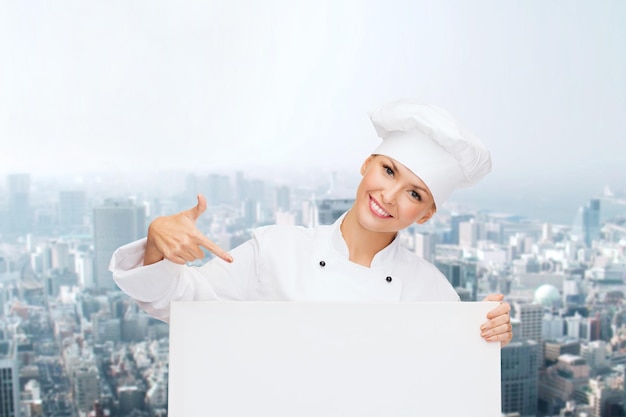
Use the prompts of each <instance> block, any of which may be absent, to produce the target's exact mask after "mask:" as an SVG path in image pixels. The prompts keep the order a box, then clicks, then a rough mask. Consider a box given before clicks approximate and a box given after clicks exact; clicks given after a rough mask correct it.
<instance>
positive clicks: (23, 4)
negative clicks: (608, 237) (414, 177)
mask: <svg viewBox="0 0 626 417" xmlns="http://www.w3.org/2000/svg"><path fill="white" fill-rule="evenodd" d="M624 22H626V2H624V1H622V0H615V1H597V0H593V1H592V0H588V1H575V0H561V1H550V0H549V1H545V0H527V1H506V0H505V1H502V0H493V1H483V0H480V1H476V0H474V1H462V0H459V1H424V0H418V1H416V0H410V1H389V0H384V1H383V0H379V1H369V2H367V1H338V0H332V1H330V0H329V1H320V0H316V1H309V2H298V1H288V0H285V1H276V0H268V1H251V0H246V1H232V2H226V1H216V0H211V1H191V0H178V1H169V2H165V1H160V0H156V1H155V0H149V1H148V0H144V1H129V0H120V1H116V0H114V1H102V2H85V1H82V0H60V1H58V0H57V1H53V2H51V1H30V0H29V1H20V0H0V57H1V58H0V59H1V61H0V62H1V65H0V140H1V145H2V146H1V152H0V175H5V174H7V173H11V172H31V173H33V174H35V175H42V174H53V173H58V174H66V173H80V172H85V171H94V170H102V171H114V172H132V171H136V170H141V171H143V172H150V171H156V170H160V169H164V168H165V169H170V168H172V169H174V168H185V169H190V170H204V171H210V170H212V169H214V168H215V169H218V168H220V169H224V168H229V167H233V168H234V167H239V168H240V167H246V166H255V167H268V169H269V168H270V167H277V166H278V167H286V168H290V167H294V169H295V167H298V168H302V167H324V168H327V167H333V168H334V169H337V170H350V169H354V170H355V171H356V170H357V169H358V166H359V165H360V163H361V162H362V160H363V159H364V157H365V156H367V154H368V153H369V152H370V151H371V150H372V149H373V148H374V147H375V146H376V145H377V143H378V138H377V137H376V135H375V134H374V130H373V128H372V127H371V124H370V122H369V119H368V117H367V112H368V111H370V110H372V109H374V108H375V107H376V106H378V105H379V104H381V103H383V102H385V101H388V100H392V99H396V98H400V97H417V98H420V99H422V100H424V101H429V102H433V103H435V104H438V105H440V106H442V107H444V108H446V109H448V110H449V111H450V112H451V113H453V114H455V115H456V116H457V117H458V118H459V119H460V120H461V121H462V122H463V123H464V124H465V125H466V126H467V127H468V128H469V129H470V130H472V131H473V132H474V133H475V134H476V135H477V136H478V137H480V138H481V139H482V140H483V142H485V144H486V145H487V146H488V147H489V148H490V149H491V151H492V155H493V159H494V170H493V173H492V175H491V176H489V177H488V178H487V179H486V180H485V181H486V182H487V184H500V185H502V184H507V187H508V186H511V187H513V188H514V187H517V186H522V185H525V186H529V184H532V183H533V182H535V183H536V182H537V180H538V179H541V181H542V182H541V184H543V185H546V184H547V185H550V184H554V185H558V184H563V183H569V184H570V185H571V183H572V182H576V181H581V182H584V181H590V178H593V181H595V182H597V183H600V184H608V185H612V186H615V187H623V188H626V180H625V177H626V175H624V174H625V173H626V168H624V166H625V161H626V123H625V119H626V46H625V45H626V24H624Z"/></svg>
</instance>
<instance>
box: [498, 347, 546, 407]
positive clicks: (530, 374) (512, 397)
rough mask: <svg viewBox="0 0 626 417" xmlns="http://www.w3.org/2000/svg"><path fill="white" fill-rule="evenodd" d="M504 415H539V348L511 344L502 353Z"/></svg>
mask: <svg viewBox="0 0 626 417" xmlns="http://www.w3.org/2000/svg"><path fill="white" fill-rule="evenodd" d="M500 361H501V366H500V370H501V377H500V378H501V386H502V390H501V393H502V412H503V413H512V412H518V413H519V415H520V416H535V415H536V413H537V385H538V383H539V371H538V361H539V344H538V343H537V342H535V341H534V340H524V341H512V342H511V343H509V344H508V345H506V346H505V347H504V348H502V350H501V359H500Z"/></svg>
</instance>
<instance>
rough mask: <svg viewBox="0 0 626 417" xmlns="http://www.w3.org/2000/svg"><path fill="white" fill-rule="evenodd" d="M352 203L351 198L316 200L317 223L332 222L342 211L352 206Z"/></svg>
mask: <svg viewBox="0 0 626 417" xmlns="http://www.w3.org/2000/svg"><path fill="white" fill-rule="evenodd" d="M352 204H354V199H353V198H346V199H332V200H331V199H325V200H321V201H318V202H317V204H316V206H317V207H316V208H317V221H318V224H333V223H334V222H335V221H336V220H337V219H338V218H339V217H341V215H342V214H343V213H345V212H346V211H347V210H348V209H350V207H352Z"/></svg>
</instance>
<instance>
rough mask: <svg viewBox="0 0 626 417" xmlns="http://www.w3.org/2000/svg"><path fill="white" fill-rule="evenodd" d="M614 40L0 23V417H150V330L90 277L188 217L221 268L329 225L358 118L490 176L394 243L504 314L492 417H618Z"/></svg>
mask: <svg viewBox="0 0 626 417" xmlns="http://www.w3.org/2000/svg"><path fill="white" fill-rule="evenodd" d="M624 21H626V2H623V1H620V0H600V1H594V2H590V1H585V0H554V1H549V2H545V1H539V0H530V1H524V2H520V1H505V2H503V1H495V0H476V1H472V2H466V1H461V0H445V1H431V0H417V1H408V0H398V1H393V2H388V1H387V2H382V1H356V0H342V1H330V0H322V1H316V2H287V1H283V0H267V1H264V2H261V3H257V2H252V1H249V0H244V1H241V2H231V3H225V2H215V1H209V2H206V1H196V0H181V1H178V2H176V3H175V4H174V3H169V2H164V1H146V0H137V1H130V2H129V1H122V0H113V1H107V2H105V3H89V4H87V3H84V2H80V1H77V0H61V1H57V2H53V3H50V2H45V1H42V0H35V1H28V2H21V1H12V0H0V56H1V57H2V65H0V312H1V316H0V417H5V416H6V417H24V416H72V417H73V416H79V415H80V416H82V415H93V416H95V417H100V416H105V415H108V416H120V417H122V416H165V415H167V360H168V359H167V352H168V338H167V335H168V330H167V326H166V325H165V324H163V323H160V322H158V321H156V320H153V319H150V318H148V317H147V316H145V315H144V314H143V313H142V312H141V311H139V310H138V309H137V307H136V306H135V305H134V303H133V302H131V301H130V300H128V298H127V297H126V296H125V295H123V294H122V293H120V292H119V291H117V290H116V289H115V287H114V284H113V282H112V280H111V279H110V273H108V271H107V270H106V265H107V263H108V259H109V258H110V255H111V253H112V251H113V250H114V249H115V248H116V247H118V246H120V245H122V244H124V243H127V242H130V241H132V240H134V239H137V238H140V237H142V236H145V231H146V227H147V225H148V224H149V222H150V221H151V220H152V219H153V218H154V217H155V216H157V215H161V214H172V213H175V212H177V211H179V210H182V209H186V208H189V207H191V206H192V205H194V204H195V198H196V197H195V196H196V194H197V193H198V192H202V193H204V194H205V195H206V196H207V199H208V201H209V205H210V207H209V209H208V210H207V213H205V215H204V216H202V218H201V219H200V222H199V226H200V228H201V230H203V231H205V232H206V233H207V234H208V235H209V236H210V237H211V238H212V239H213V240H215V241H217V242H218V243H219V244H220V245H221V246H223V247H225V248H230V247H233V246H236V245H237V244H238V243H240V242H242V241H243V240H245V239H246V238H247V237H248V236H249V233H250V230H251V229H252V228H254V227H256V226H259V225H263V224H271V223H286V224H301V225H305V226H308V225H313V224H315V223H317V222H328V221H330V220H331V219H333V218H335V217H336V216H337V215H338V213H340V212H343V211H344V210H345V209H347V207H349V205H350V203H351V199H352V198H353V197H354V190H355V188H356V185H357V184H358V181H359V175H358V168H359V167H360V164H361V163H362V161H363V160H364V159H365V157H367V156H368V154H369V152H370V151H371V150H372V149H374V148H375V146H376V145H377V143H378V141H379V139H378V138H377V137H376V136H375V134H374V130H373V128H372V126H371V123H370V122H369V120H368V117H367V113H368V112H369V111H371V110H373V109H375V108H376V107H377V106H378V105H380V104H382V103H384V102H386V101H389V100H393V99H396V98H400V97H416V98H419V99H422V100H424V101H427V102H432V103H434V104H438V105H440V106H442V107H444V108H446V109H447V110H449V111H450V112H451V113H452V114H454V115H455V116H457V117H458V118H459V119H460V120H461V121H462V122H463V123H464V124H465V125H466V127H467V128H468V129H469V130H471V131H472V132H474V133H475V134H476V135H477V136H478V137H480V138H481V139H482V140H483V142H484V143H485V144H486V145H487V147H488V148H489V149H490V151H491V152H492V156H493V160H494V168H493V172H492V173H491V174H490V175H489V176H488V177H487V178H486V179H485V180H483V181H482V182H481V183H480V184H479V185H478V186H476V187H473V188H472V189H469V190H461V191H459V192H457V193H456V194H455V195H454V197H453V199H452V200H451V201H450V202H449V203H448V204H447V205H446V206H445V207H443V208H442V210H440V212H439V213H438V214H437V215H436V216H435V218H433V219H432V220H431V221H429V222H428V223H426V224H425V225H423V226H420V227H417V226H416V227H413V228H410V229H409V230H407V231H406V232H404V233H402V234H401V236H400V239H402V242H403V244H405V245H406V246H407V247H409V248H410V249H411V250H413V251H415V252H416V253H418V254H419V255H420V256H423V257H424V258H426V259H429V260H430V261H432V262H433V263H435V264H436V265H437V266H438V267H439V268H440V269H441V270H442V272H444V274H445V275H446V276H447V277H448V279H449V280H450V281H451V282H452V284H453V285H454V286H455V288H457V291H458V292H459V294H460V295H461V297H462V299H464V300H473V299H480V297H481V296H482V295H484V294H486V293H488V292H494V291H500V292H503V293H505V294H506V299H507V301H508V302H510V303H511V304H512V306H513V308H514V311H513V317H514V322H515V341H514V342H512V343H511V344H510V345H509V346H507V347H506V348H504V349H503V350H502V405H503V413H505V414H506V415H508V416H517V415H519V416H534V415H537V416H575V417H582V416H587V417H589V416H595V417H599V416H603V417H604V416H622V415H625V414H626V413H624V404H625V403H626V400H625V394H624V365H625V364H626V343H624V340H625V339H626V332H625V331H624V326H623V323H624V319H625V318H626V315H625V314H624V311H623V299H624V293H625V292H626V287H625V284H624V280H625V278H626V267H625V264H626V261H625V257H626V254H625V250H626V236H625V233H626V224H625V222H626V220H625V219H626V210H625V207H626V206H625V205H624V202H625V201H626V175H625V173H626V172H625V170H624V155H626V140H625V138H626V124H624V123H623V115H624V114H626V54H625V53H624V52H623V43H624V39H626V25H624V24H623V22H624ZM442 414H445V410H442ZM472 417H473V416H472Z"/></svg>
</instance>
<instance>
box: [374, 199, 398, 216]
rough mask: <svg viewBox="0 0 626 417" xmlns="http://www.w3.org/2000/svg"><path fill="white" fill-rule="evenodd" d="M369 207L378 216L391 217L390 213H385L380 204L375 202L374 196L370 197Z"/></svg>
mask: <svg viewBox="0 0 626 417" xmlns="http://www.w3.org/2000/svg"><path fill="white" fill-rule="evenodd" d="M370 209H371V210H372V211H373V212H374V214H376V215H378V217H393V216H392V215H391V214H389V213H387V212H386V211H385V210H383V208H382V207H381V206H379V205H378V203H376V200H374V198H372V197H370Z"/></svg>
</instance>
